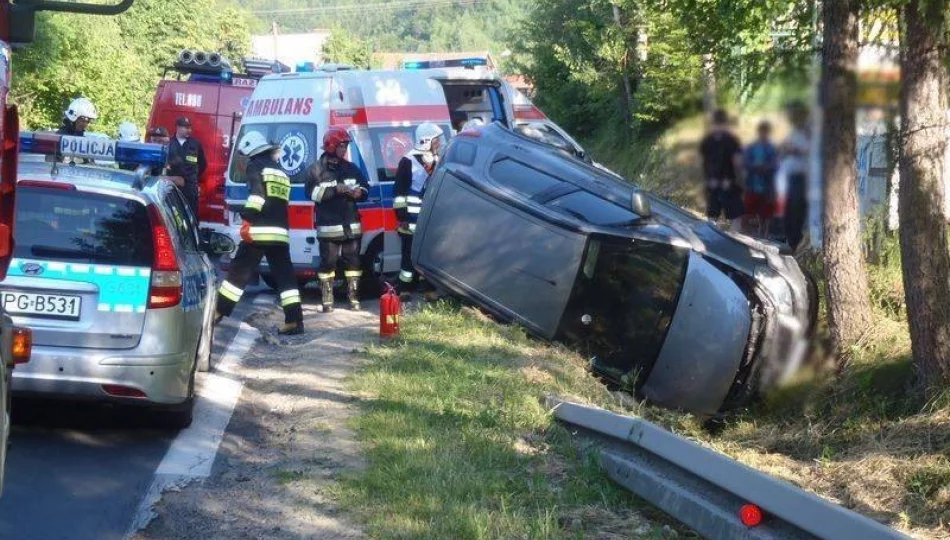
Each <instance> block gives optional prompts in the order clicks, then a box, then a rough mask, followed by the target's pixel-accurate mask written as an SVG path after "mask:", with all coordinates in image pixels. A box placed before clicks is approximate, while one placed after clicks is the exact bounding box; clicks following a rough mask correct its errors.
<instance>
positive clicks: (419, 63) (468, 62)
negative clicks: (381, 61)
mask: <svg viewBox="0 0 950 540" xmlns="http://www.w3.org/2000/svg"><path fill="white" fill-rule="evenodd" d="M487 65H488V59H487V58H459V59H456V60H410V61H405V62H403V63H402V68H403V69H431V68H453V67H463V68H471V67H475V66H487Z"/></svg>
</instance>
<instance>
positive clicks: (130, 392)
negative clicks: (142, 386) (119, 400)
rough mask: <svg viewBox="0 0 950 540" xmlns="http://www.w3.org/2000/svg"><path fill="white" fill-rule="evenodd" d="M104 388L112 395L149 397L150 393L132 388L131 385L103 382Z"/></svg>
mask: <svg viewBox="0 0 950 540" xmlns="http://www.w3.org/2000/svg"><path fill="white" fill-rule="evenodd" d="M102 390H103V391H104V392H105V393H107V394H109V395H110V396H115V397H128V398H146V399H147V398H148V395H147V394H146V393H145V392H143V391H141V390H139V389H138V388H132V387H131V386H124V385H121V384H103V385H102Z"/></svg>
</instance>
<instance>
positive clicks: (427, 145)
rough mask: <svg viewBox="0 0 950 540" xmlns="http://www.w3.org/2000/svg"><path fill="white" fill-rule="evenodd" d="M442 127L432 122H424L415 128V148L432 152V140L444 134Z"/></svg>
mask: <svg viewBox="0 0 950 540" xmlns="http://www.w3.org/2000/svg"><path fill="white" fill-rule="evenodd" d="M444 135H445V133H443V132H442V128H440V127H439V126H437V125H435V124H433V123H432V122H425V123H423V124H420V125H419V127H417V128H416V140H415V146H416V150H418V151H420V152H432V141H434V140H435V139H438V138H439V137H442V136H444Z"/></svg>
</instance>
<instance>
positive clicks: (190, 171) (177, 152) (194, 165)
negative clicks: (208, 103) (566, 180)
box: [168, 116, 208, 216]
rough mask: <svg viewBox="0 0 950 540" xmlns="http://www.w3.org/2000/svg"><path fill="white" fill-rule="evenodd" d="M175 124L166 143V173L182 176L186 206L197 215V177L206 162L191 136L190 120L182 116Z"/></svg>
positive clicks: (202, 152) (199, 145)
mask: <svg viewBox="0 0 950 540" xmlns="http://www.w3.org/2000/svg"><path fill="white" fill-rule="evenodd" d="M176 126H177V128H176V132H175V137H173V138H172V140H171V142H170V143H169V145H168V168H169V171H168V174H169V175H171V176H180V177H182V178H184V180H185V185H184V186H183V187H182V188H181V191H182V193H183V194H184V195H185V199H186V200H187V201H188V206H190V207H191V210H192V212H194V213H195V216H197V215H198V191H199V184H198V179H199V178H201V175H202V174H204V172H205V168H206V167H207V166H208V164H207V162H206V161H205V154H204V150H203V149H202V148H201V143H199V142H198V141H197V140H196V139H195V138H194V137H192V136H191V120H189V119H188V118H187V117H184V116H183V117H181V118H179V119H178V121H177V122H176Z"/></svg>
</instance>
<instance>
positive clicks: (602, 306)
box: [562, 239, 688, 376]
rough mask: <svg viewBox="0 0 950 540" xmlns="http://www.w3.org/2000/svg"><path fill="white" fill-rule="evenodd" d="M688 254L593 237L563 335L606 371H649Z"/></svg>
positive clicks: (658, 347)
mask: <svg viewBox="0 0 950 540" xmlns="http://www.w3.org/2000/svg"><path fill="white" fill-rule="evenodd" d="M687 255H688V252H687V251H686V250H683V249H677V248H674V247H672V246H669V245H666V244H654V243H648V242H639V241H638V242H631V241H630V240H629V239H603V240H598V239H592V240H591V241H590V243H589V245H588V250H587V254H586V256H585V261H584V266H583V270H582V272H581V273H580V274H579V276H578V278H577V281H576V282H575V284H574V290H573V291H572V292H571V299H570V301H569V303H568V308H567V309H566V310H565V312H564V319H563V321H562V331H564V333H565V334H566V337H567V338H568V339H569V340H570V341H573V342H578V344H580V345H582V348H583V351H582V352H584V353H586V354H587V355H589V356H590V357H594V358H595V365H596V366H597V367H599V368H600V369H604V370H607V371H615V372H616V374H617V375H618V376H621V375H624V374H626V373H629V372H631V371H636V370H641V371H643V372H649V370H650V369H651V368H652V367H653V363H654V362H655V361H656V358H657V356H658V355H659V353H660V347H661V346H662V344H663V339H664V337H665V335H666V330H667V328H669V326H670V322H671V320H672V316H673V312H674V311H675V310H676V302H677V299H678V297H679V291H680V288H681V287H682V284H683V276H684V275H685V272H686V261H687ZM585 315H587V316H589V317H590V319H589V324H586V325H585V324H583V320H584V316H585ZM641 374H645V373H641Z"/></svg>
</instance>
